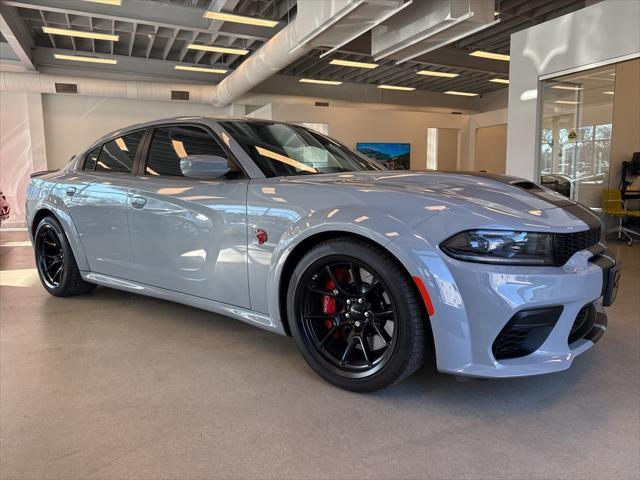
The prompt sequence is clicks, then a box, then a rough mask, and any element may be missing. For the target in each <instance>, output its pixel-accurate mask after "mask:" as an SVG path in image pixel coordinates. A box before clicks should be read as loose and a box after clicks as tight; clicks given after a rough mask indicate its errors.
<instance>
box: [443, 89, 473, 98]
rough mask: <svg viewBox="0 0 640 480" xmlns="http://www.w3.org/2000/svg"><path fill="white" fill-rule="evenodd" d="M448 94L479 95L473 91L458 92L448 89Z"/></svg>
mask: <svg viewBox="0 0 640 480" xmlns="http://www.w3.org/2000/svg"><path fill="white" fill-rule="evenodd" d="M444 93H446V94H447V95H459V96H461V97H477V96H478V94H477V93H471V92H456V91H455V90H447V91H446V92H444Z"/></svg>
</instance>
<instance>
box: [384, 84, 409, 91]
mask: <svg viewBox="0 0 640 480" xmlns="http://www.w3.org/2000/svg"><path fill="white" fill-rule="evenodd" d="M378 88H382V89H383V90H401V91H403V92H411V91H413V90H415V87H399V86H397V85H378Z"/></svg>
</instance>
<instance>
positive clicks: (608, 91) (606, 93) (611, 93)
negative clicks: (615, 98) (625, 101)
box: [602, 90, 615, 95]
mask: <svg viewBox="0 0 640 480" xmlns="http://www.w3.org/2000/svg"><path fill="white" fill-rule="evenodd" d="M602 93H604V94H605V95H615V92H614V91H612V90H607V91H606V92H602Z"/></svg>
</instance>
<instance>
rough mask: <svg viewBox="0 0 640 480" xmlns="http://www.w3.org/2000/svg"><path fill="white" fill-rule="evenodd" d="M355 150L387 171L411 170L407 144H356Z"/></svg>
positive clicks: (409, 150) (409, 152)
mask: <svg viewBox="0 0 640 480" xmlns="http://www.w3.org/2000/svg"><path fill="white" fill-rule="evenodd" d="M356 149H357V150H358V151H359V152H360V153H362V154H364V155H366V156H367V157H369V158H370V159H371V160H374V161H376V162H378V163H380V164H382V165H383V166H385V167H386V168H388V169H389V170H409V169H410V168H411V167H410V165H411V145H410V144H408V143H358V144H357V145H356Z"/></svg>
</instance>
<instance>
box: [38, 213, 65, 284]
mask: <svg viewBox="0 0 640 480" xmlns="http://www.w3.org/2000/svg"><path fill="white" fill-rule="evenodd" d="M36 256H37V257H36V258H37V259H38V273H39V274H40V278H41V279H42V281H43V282H44V283H45V285H46V286H48V287H49V288H59V287H60V282H61V280H62V274H63V273H64V250H63V248H62V242H61V241H60V237H58V234H57V233H56V231H55V230H54V228H53V226H51V225H48V224H45V225H43V226H42V228H40V229H39V230H38V236H37V237H36Z"/></svg>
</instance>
